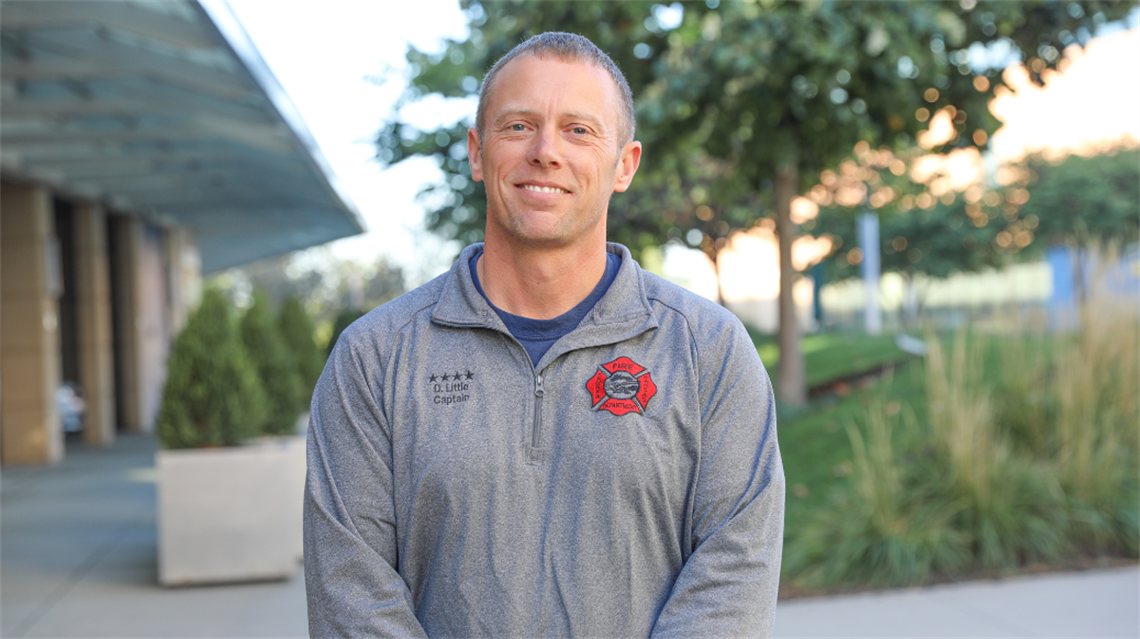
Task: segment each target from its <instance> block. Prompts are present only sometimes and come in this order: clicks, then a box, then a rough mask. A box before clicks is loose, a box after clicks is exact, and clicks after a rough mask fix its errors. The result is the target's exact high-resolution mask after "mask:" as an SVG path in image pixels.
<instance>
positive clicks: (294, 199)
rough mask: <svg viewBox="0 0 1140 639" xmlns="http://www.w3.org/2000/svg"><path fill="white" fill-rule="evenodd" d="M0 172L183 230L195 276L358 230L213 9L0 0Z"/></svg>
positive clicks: (232, 30) (313, 152)
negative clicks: (196, 261)
mask: <svg viewBox="0 0 1140 639" xmlns="http://www.w3.org/2000/svg"><path fill="white" fill-rule="evenodd" d="M0 170H2V172H3V174H4V175H6V176H11V177H13V178H16V179H23V180H32V181H35V182H38V183H41V184H45V185H47V186H49V187H51V188H52V189H53V190H55V191H57V192H60V193H63V194H67V195H72V196H76V197H82V198H88V199H93V200H97V201H100V202H103V203H104V204H105V205H106V206H107V207H108V209H110V210H112V211H116V212H121V213H127V214H132V215H138V216H142V217H145V218H148V219H151V220H154V221H157V222H158V223H162V224H171V225H173V224H178V225H183V226H186V227H188V228H190V229H192V230H193V231H194V232H195V234H196V235H197V237H198V243H199V247H200V249H201V252H202V268H203V271H204V272H207V273H209V272H213V271H217V270H220V269H223V268H227V267H229V266H233V265H237V264H242V263H245V262H250V261H253V260H256V259H258V258H262V257H268V256H271V255H278V254H282V253H286V252H289V251H293V250H296V249H301V248H306V247H309V246H314V245H317V244H321V243H324V242H328V241H330V240H334V239H337V238H341V237H346V236H349V235H355V234H357V233H360V232H361V231H362V230H363V225H362V222H361V220H360V216H359V214H358V213H357V212H356V211H355V209H354V208H353V207H352V205H351V204H350V203H349V202H348V201H347V199H346V198H344V197H343V196H341V195H340V194H338V192H337V191H336V189H335V188H334V186H333V184H332V182H331V180H332V179H333V177H332V175H333V174H332V172H331V171H330V170H329V169H328V167H327V165H326V164H325V162H324V159H323V157H322V156H321V154H320V152H319V150H318V149H317V146H316V144H315V142H314V141H313V140H312V137H311V136H310V134H309V132H308V130H307V129H306V128H305V125H304V123H303V122H302V121H301V119H300V117H298V116H297V114H296V110H295V109H294V108H293V105H292V103H291V102H289V99H288V97H287V96H286V95H285V92H284V91H283V90H282V89H281V87H280V85H279V84H278V83H277V80H276V79H275V78H274V77H273V74H272V73H271V72H270V71H269V69H268V67H266V65H265V62H264V61H263V60H262V59H261V57H260V56H259V55H258V54H257V50H256V48H254V46H253V45H252V43H251V42H250V40H249V38H248V36H247V35H246V34H245V31H244V30H243V29H242V28H241V25H240V24H239V23H238V22H237V20H236V19H235V18H234V16H233V14H232V13H231V12H230V11H229V8H228V7H226V6H225V5H224V4H222V3H218V2H206V3H204V4H199V3H197V2H193V1H188V0H180V1H167V2H129V1H90V0H83V1H79V2H70V1H58V0H57V1H50V2H48V1H45V2H32V1H15V2H13V1H5V2H3V3H2V4H0Z"/></svg>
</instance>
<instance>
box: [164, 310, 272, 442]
mask: <svg viewBox="0 0 1140 639" xmlns="http://www.w3.org/2000/svg"><path fill="white" fill-rule="evenodd" d="M167 371H168V372H167V378H166V385H165V386H164V387H163V391H162V407H161V408H160V409H159V414H158V436H159V440H160V441H161V442H162V446H163V447H164V448H209V447H216V446H234V445H237V444H240V443H241V442H243V441H244V440H246V439H250V438H252V437H256V436H258V435H260V434H261V425H262V424H263V423H264V422H265V419H266V416H267V414H268V411H267V406H266V397H265V392H264V391H263V390H262V387H261V381H260V379H259V378H258V375H257V370H256V368H255V367H254V365H253V364H252V363H251V362H250V361H249V359H248V356H247V355H246V351H245V348H244V347H243V345H242V343H241V341H240V339H239V338H238V333H237V327H236V325H235V322H234V319H233V311H232V307H231V305H230V302H229V300H227V299H226V297H225V295H224V294H222V293H221V292H220V291H218V290H216V289H212V288H211V289H207V290H206V292H205V293H204V294H203V296H202V302H201V304H200V305H199V306H198V308H197V309H196V310H195V311H194V312H193V313H191V314H190V317H189V318H188V319H187V321H186V326H185V327H184V328H183V329H182V332H180V333H179V334H178V337H177V338H176V339H175V341H174V346H173V348H172V350H171V353H170V359H169V360H168V363H167Z"/></svg>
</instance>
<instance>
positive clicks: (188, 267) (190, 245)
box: [167, 227, 202, 337]
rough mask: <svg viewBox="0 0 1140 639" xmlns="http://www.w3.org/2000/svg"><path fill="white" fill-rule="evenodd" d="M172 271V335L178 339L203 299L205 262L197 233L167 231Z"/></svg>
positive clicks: (178, 228) (175, 229) (177, 229)
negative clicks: (193, 311)
mask: <svg viewBox="0 0 1140 639" xmlns="http://www.w3.org/2000/svg"><path fill="white" fill-rule="evenodd" d="M167 242H168V244H167V259H168V260H169V270H170V283H169V286H170V300H171V307H170V334H171V335H172V336H175V337H177V335H178V332H179V331H181V330H182V327H183V326H184V325H185V324H186V318H187V316H189V314H190V311H192V310H194V308H196V307H197V306H198V300H199V298H201V296H202V258H201V256H200V255H199V253H198V243H197V241H196V240H195V238H194V233H193V232H192V231H190V230H189V229H187V228H184V227H176V228H172V229H169V230H168V231H167Z"/></svg>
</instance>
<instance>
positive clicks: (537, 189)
mask: <svg viewBox="0 0 1140 639" xmlns="http://www.w3.org/2000/svg"><path fill="white" fill-rule="evenodd" d="M518 187H519V188H520V189H523V190H524V191H532V192H534V193H569V192H570V191H567V190H566V189H563V188H559V187H557V186H541V185H538V184H519V185H518Z"/></svg>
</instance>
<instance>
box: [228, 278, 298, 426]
mask: <svg viewBox="0 0 1140 639" xmlns="http://www.w3.org/2000/svg"><path fill="white" fill-rule="evenodd" d="M239 331H240V334H241V341H242V344H243V345H244V346H245V350H246V352H247V353H248V354H249V358H250V361H251V362H252V364H253V366H254V368H255V369H256V370H257V375H258V377H259V378H260V379H261V386H262V388H264V389H265V396H266V400H267V401H268V407H269V410H268V415H267V418H266V420H265V422H264V426H263V430H264V432H265V433H266V434H269V435H285V434H288V433H291V432H293V426H294V424H295V423H296V421H297V415H299V414H300V413H301V411H302V410H303V408H302V404H301V403H300V398H301V394H302V391H301V379H300V376H299V375H298V373H297V369H296V368H295V366H294V364H293V357H292V353H290V352H289V347H288V346H286V345H285V341H284V340H283V339H282V338H281V335H280V333H278V331H277V325H276V323H275V322H274V321H273V316H272V314H271V312H270V309H269V296H268V295H267V294H266V293H265V291H263V290H261V289H258V290H256V291H254V293H253V304H251V305H250V307H249V308H248V309H246V311H245V314H244V315H242V318H241V324H240V327H239Z"/></svg>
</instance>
